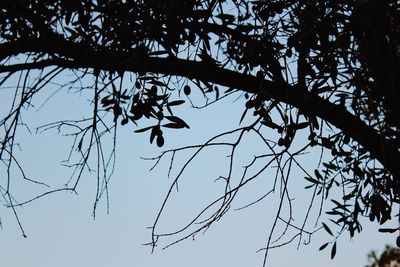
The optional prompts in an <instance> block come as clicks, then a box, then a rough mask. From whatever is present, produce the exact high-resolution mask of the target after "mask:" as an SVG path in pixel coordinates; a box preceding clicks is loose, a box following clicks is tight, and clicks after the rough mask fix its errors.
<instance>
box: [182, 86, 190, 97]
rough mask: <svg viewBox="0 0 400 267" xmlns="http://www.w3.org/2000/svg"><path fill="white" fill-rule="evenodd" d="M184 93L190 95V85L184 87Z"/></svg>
mask: <svg viewBox="0 0 400 267" xmlns="http://www.w3.org/2000/svg"><path fill="white" fill-rule="evenodd" d="M183 93H184V94H185V95H190V93H191V89H190V86H189V85H185V86H184V87H183Z"/></svg>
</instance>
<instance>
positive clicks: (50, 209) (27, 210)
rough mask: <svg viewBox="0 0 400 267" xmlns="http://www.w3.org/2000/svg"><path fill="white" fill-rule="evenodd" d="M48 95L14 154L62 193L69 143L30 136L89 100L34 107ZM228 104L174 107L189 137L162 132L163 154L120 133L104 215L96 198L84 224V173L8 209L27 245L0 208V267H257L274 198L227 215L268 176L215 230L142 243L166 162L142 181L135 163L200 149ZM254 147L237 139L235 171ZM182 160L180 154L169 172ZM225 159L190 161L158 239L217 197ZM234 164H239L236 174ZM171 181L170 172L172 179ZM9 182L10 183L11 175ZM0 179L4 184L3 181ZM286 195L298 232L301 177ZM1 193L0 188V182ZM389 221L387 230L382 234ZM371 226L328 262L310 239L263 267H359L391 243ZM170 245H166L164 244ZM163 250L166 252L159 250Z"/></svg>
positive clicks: (28, 190)
mask: <svg viewBox="0 0 400 267" xmlns="http://www.w3.org/2000/svg"><path fill="white" fill-rule="evenodd" d="M55 88H56V86H49V87H48V88H46V90H48V91H44V92H42V94H41V95H39V96H38V97H37V99H36V100H35V102H34V103H33V104H34V105H35V107H36V108H35V109H30V110H28V111H27V112H25V114H24V115H23V118H24V120H25V122H29V125H30V127H31V132H28V131H27V130H24V129H22V130H21V131H20V132H19V133H18V140H19V143H20V147H21V150H19V151H18V152H17V153H18V154H17V156H18V157H19V159H20V161H21V163H22V165H23V167H24V169H25V171H26V172H27V173H28V175H29V176H30V178H34V179H37V180H40V181H44V182H46V183H49V184H51V185H52V188H57V186H58V187H60V186H62V185H63V184H64V183H65V182H66V181H67V180H68V178H69V176H70V175H71V169H69V168H66V167H64V166H62V165H61V164H60V163H61V162H62V161H63V160H64V159H65V158H66V157H67V155H68V149H69V147H70V146H71V141H72V140H71V139H70V138H68V137H65V136H61V135H59V134H57V132H56V131H47V132H44V133H40V134H39V133H36V132H35V131H34V130H33V131H32V129H35V127H38V126H40V125H43V124H45V123H48V122H51V121H57V120H60V119H63V118H64V119H65V118H71V117H74V118H82V117H84V116H87V112H90V110H91V104H90V101H89V100H88V99H89V96H88V95H86V94H85V93H82V94H78V93H74V92H70V93H66V92H60V93H58V94H56V95H55V96H54V97H52V98H51V99H50V100H49V101H48V102H47V103H46V105H45V107H44V108H38V107H40V105H41V103H43V101H44V100H45V99H46V98H47V96H48V95H49V94H50V93H53V90H55ZM10 93H11V89H2V90H1V91H0V107H2V108H0V109H1V112H3V113H2V114H4V112H5V109H4V107H6V106H7V105H9V101H10V98H9V97H10V96H11V94H10ZM237 97H238V95H235V96H233V97H230V98H227V99H225V100H223V101H221V102H220V103H217V104H215V105H211V106H209V107H208V108H205V109H202V110H197V109H193V108H190V107H188V106H185V107H182V108H178V109H177V114H181V115H182V117H183V118H184V119H185V121H186V122H187V123H188V124H189V125H190V126H191V129H188V130H180V131H174V130H171V131H167V132H165V137H166V145H165V147H163V148H161V149H159V148H157V147H156V146H155V145H154V144H153V145H150V144H149V142H148V134H137V133H134V130H135V129H136V128H135V127H133V125H127V126H126V127H123V128H120V129H119V132H118V143H117V161H116V163H117V164H116V169H115V173H114V175H113V177H112V179H111V182H110V184H109V193H110V212H109V214H107V208H106V205H105V203H106V201H105V199H102V201H101V202H100V205H99V207H98V209H97V215H96V219H95V220H94V218H93V216H92V211H93V201H94V196H95V186H96V180H95V179H94V176H93V175H90V174H85V175H84V177H83V179H82V181H81V183H80V185H79V187H78V190H77V193H78V194H77V195H76V194H72V193H68V192H60V193H56V194H52V195H49V196H46V197H43V198H41V199H39V200H36V201H34V202H32V203H30V204H28V205H26V206H24V207H23V208H19V209H17V211H18V213H19V215H20V219H21V222H22V224H23V226H24V230H25V231H26V234H27V236H28V237H27V238H23V237H22V235H21V232H20V230H19V228H18V225H17V223H16V221H15V218H14V217H13V215H12V212H11V209H7V208H5V207H1V208H0V218H1V220H2V230H0V241H1V242H0V255H1V257H0V263H1V264H0V265H1V266H7V267H22V266H38V267H39V266H40V267H50V266H58V267H64V266H65V267H67V266H68V267H70V266H73V267H83V266H97V267H106V266H119V267H125V266H144V267H159V266H175V267H183V266H193V267H204V266H207V267H225V266H226V267H228V266H229V267H239V266H262V260H263V253H262V252H257V251H258V250H259V249H260V248H263V247H264V246H265V244H266V241H267V238H268V234H269V231H270V229H271V226H272V220H273V219H274V215H275V212H276V204H277V201H278V198H277V197H276V196H271V197H267V198H266V199H265V200H264V201H262V202H260V203H258V204H257V205H254V206H251V207H249V208H247V209H244V210H234V209H235V208H239V207H241V206H243V205H245V204H247V203H249V202H251V201H252V200H254V199H256V198H257V197H258V196H260V194H261V193H262V192H263V191H265V190H266V188H267V186H268V184H269V183H270V182H271V179H269V178H270V177H271V175H270V173H266V174H265V175H263V176H261V177H260V179H257V180H256V181H255V182H254V184H251V185H250V186H249V187H246V188H245V189H244V190H243V192H241V193H240V194H239V195H238V199H237V200H236V201H235V202H234V203H233V207H232V210H231V211H230V212H228V213H227V214H226V215H225V216H224V217H223V218H222V219H221V220H219V221H218V222H216V223H215V224H214V225H212V227H211V228H210V229H209V230H208V231H207V232H205V233H204V234H199V235H197V236H196V238H195V240H192V239H188V240H185V241H183V242H180V243H178V244H176V245H174V246H172V247H170V248H168V249H165V250H163V249H162V246H161V245H160V246H159V247H156V249H155V251H154V252H153V253H151V248H150V247H149V246H145V245H143V244H145V243H148V242H149V241H150V240H151V231H150V230H149V229H148V227H149V226H151V225H152V223H153V222H154V220H155V218H156V215H157V212H158V210H159V208H160V207H161V204H162V201H163V198H164V197H165V195H166V194H167V192H168V189H169V186H170V184H171V182H172V178H169V179H168V177H167V173H168V166H169V162H168V160H167V159H164V160H162V161H161V162H160V165H159V166H158V167H157V168H156V169H154V170H153V171H152V172H149V169H150V168H151V167H152V165H153V162H151V161H146V160H143V159H141V157H154V156H157V155H159V154H160V153H161V152H162V151H164V150H166V149H168V148H174V147H180V146H184V145H190V144H197V143H202V142H204V141H206V140H207V139H209V138H210V137H212V136H214V135H215V134H218V133H220V132H222V131H225V130H229V129H233V128H235V127H237V126H238V124H239V119H240V116H241V113H242V111H243V106H244V100H243V98H240V99H239V100H236V98H237ZM259 148H260V147H259V144H258V143H257V141H256V140H255V139H254V137H252V136H251V135H250V136H249V137H248V138H247V139H246V140H245V144H244V145H243V147H242V148H241V151H240V152H241V154H240V156H239V159H238V166H239V167H238V169H240V168H241V167H240V166H243V165H244V164H245V163H246V162H248V161H249V160H250V159H251V154H252V153H257V151H259ZM187 155H189V154H185V153H183V154H182V156H181V157H182V158H181V159H177V160H176V162H177V165H178V166H179V164H181V163H182V159H183V158H185V157H187ZM316 158H317V154H312V153H311V154H308V155H305V156H304V157H303V159H302V164H303V166H304V167H305V168H307V169H309V170H313V168H314V167H315V165H314V164H315V160H316ZM224 163H226V151H223V150H222V151H221V150H218V149H214V150H209V151H208V152H206V153H205V154H204V155H203V154H202V155H201V156H199V158H198V159H196V161H195V162H194V163H193V165H192V166H191V167H190V168H189V169H188V171H187V172H185V173H184V175H183V178H182V181H181V183H180V190H179V193H175V194H174V195H173V197H172V200H171V202H168V204H167V210H166V213H165V214H164V215H163V217H162V219H161V224H160V225H161V226H160V227H161V228H160V229H161V230H164V231H173V230H174V229H175V230H176V229H177V228H178V227H179V226H181V225H183V224H184V223H185V222H187V220H188V219H189V218H191V216H193V215H194V214H195V213H196V211H198V210H199V209H200V208H201V207H204V204H205V203H207V202H206V201H209V200H212V199H213V197H215V196H216V195H218V193H220V192H221V184H219V183H218V182H213V181H214V180H215V178H216V177H218V175H221V174H223V173H224V172H226V167H225V165H224ZM241 164H242V165H241ZM174 173H176V169H174V170H173V171H172V174H174ZM14 174H15V177H17V176H18V174H17V173H14ZM1 175H2V177H1V178H0V179H4V176H3V174H1ZM293 176H294V177H293V179H292V178H291V180H290V188H291V190H293V192H294V196H293V197H294V198H295V201H294V203H295V211H294V212H295V214H296V215H299V217H297V218H298V219H296V221H295V222H296V223H298V224H301V222H302V221H301V218H302V215H301V214H305V212H306V208H307V207H308V204H307V203H308V201H309V198H310V194H309V191H305V190H304V185H305V183H304V178H303V176H301V175H300V174H297V173H296V172H294V174H293ZM2 185H4V180H3V181H2ZM13 186H14V188H13V190H14V192H15V196H16V197H17V198H18V200H20V201H23V200H26V199H28V198H29V197H30V196H32V195H34V194H35V193H37V192H40V190H45V188H40V187H39V188H38V186H37V185H32V184H30V183H27V182H26V181H21V180H17V178H16V180H15V184H14V185H13ZM391 224H392V222H389V223H388V226H389V227H390V226H393V225H391ZM377 228H378V226H377V225H372V224H370V223H368V221H364V230H363V232H362V233H361V234H359V235H357V236H356V237H355V238H353V239H350V238H349V237H348V235H347V234H346V233H345V234H343V236H342V237H341V238H340V239H339V240H338V252H337V255H336V257H335V259H334V260H333V261H331V260H330V255H329V250H326V251H322V252H319V251H318V248H319V247H320V246H321V245H322V244H323V243H325V242H327V241H331V238H330V236H329V235H328V234H327V233H326V232H324V231H319V232H317V233H315V234H314V235H313V236H312V238H311V243H310V244H309V245H300V247H299V248H297V242H295V244H289V245H286V246H283V247H280V248H277V249H273V250H271V251H270V254H269V257H268V265H267V266H297V267H339V266H341V267H345V266H352V267H355V266H365V265H366V264H367V257H366V255H367V254H368V252H370V251H371V250H378V251H382V249H383V248H384V246H385V244H391V245H394V243H395V238H396V237H395V236H393V235H384V234H379V233H378V232H377ZM169 240H170V241H173V240H174V237H172V239H169ZM162 244H164V245H166V244H168V242H166V243H162Z"/></svg>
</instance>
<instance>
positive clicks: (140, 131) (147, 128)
mask: <svg viewBox="0 0 400 267" xmlns="http://www.w3.org/2000/svg"><path fill="white" fill-rule="evenodd" d="M153 127H154V126H149V127H145V128H142V129H139V130H135V133H143V132H145V131H148V130H150V129H152V128H153Z"/></svg>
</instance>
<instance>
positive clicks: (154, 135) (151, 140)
mask: <svg viewBox="0 0 400 267" xmlns="http://www.w3.org/2000/svg"><path fill="white" fill-rule="evenodd" d="M157 128H158V127H153V129H151V134H150V144H152V143H153V141H154V138H155V137H156V135H157V133H158V129H157Z"/></svg>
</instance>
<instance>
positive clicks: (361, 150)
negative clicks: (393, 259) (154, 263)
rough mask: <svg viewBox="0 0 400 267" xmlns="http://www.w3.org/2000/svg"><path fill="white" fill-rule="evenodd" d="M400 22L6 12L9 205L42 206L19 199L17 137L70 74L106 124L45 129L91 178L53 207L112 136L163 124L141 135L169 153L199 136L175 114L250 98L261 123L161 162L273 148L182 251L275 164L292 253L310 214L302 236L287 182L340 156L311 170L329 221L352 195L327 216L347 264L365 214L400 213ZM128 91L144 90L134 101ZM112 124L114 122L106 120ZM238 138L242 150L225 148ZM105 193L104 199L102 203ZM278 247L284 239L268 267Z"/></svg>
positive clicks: (346, 0)
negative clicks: (68, 139)
mask: <svg viewBox="0 0 400 267" xmlns="http://www.w3.org/2000/svg"><path fill="white" fill-rule="evenodd" d="M399 19H400V13H399V3H398V1H394V0H327V1H309V0H308V1H305V0H285V1H283V0H275V1H272V0H271V1H266V0H259V1H256V0H255V1H245V0H169V1H160V0H138V1H129V0H125V1H124V0H110V1H104V0H97V1H90V0H83V1H78V0H2V1H0V62H1V63H0V73H1V74H2V76H1V81H0V86H6V85H8V86H9V84H10V81H13V85H14V90H15V98H14V102H13V104H12V109H11V111H10V112H9V114H7V115H6V116H5V117H4V118H2V120H1V121H0V124H1V126H2V130H1V131H2V138H1V145H0V159H1V160H2V161H3V162H4V163H5V165H6V166H7V168H6V171H5V172H6V173H5V174H6V175H5V176H2V178H1V179H5V178H4V177H8V178H7V179H6V180H7V181H4V180H2V181H1V182H2V183H3V188H2V190H3V196H5V199H6V200H7V203H8V205H9V206H10V207H12V208H13V209H14V211H15V208H16V206H21V205H24V204H26V203H28V202H30V201H32V199H31V200H28V201H26V202H23V203H19V204H16V202H15V201H14V200H13V198H12V195H11V192H10V190H9V184H10V183H11V182H12V179H14V176H11V175H10V171H11V169H12V168H11V167H12V166H14V167H17V168H19V167H20V165H18V161H17V159H16V158H15V157H14V156H13V149H14V147H15V144H16V140H15V137H16V131H17V130H18V129H19V128H20V124H21V122H20V120H21V117H22V114H23V113H24V112H26V110H25V109H26V108H28V107H29V105H30V102H31V101H32V99H33V98H34V97H35V95H36V94H37V93H38V92H40V91H42V90H43V88H45V87H46V85H47V84H49V83H50V82H52V81H53V80H54V79H55V78H56V77H58V76H60V75H62V74H65V73H66V72H69V73H73V74H74V78H71V80H69V81H68V83H67V85H70V86H77V85H79V86H81V88H82V90H83V89H84V88H85V89H87V87H88V85H90V86H89V89H90V90H91V91H92V92H93V99H92V106H93V114H92V116H91V118H90V119H84V120H80V121H62V122H57V123H51V124H49V125H46V126H45V128H46V129H49V128H64V127H74V129H75V130H76V131H75V132H74V136H75V137H76V138H75V141H76V142H75V143H74V147H75V148H77V150H78V153H80V155H81V159H80V160H79V161H78V162H76V163H74V164H72V163H71V166H73V167H75V168H76V170H77V171H76V176H75V178H74V179H75V180H73V181H74V182H73V183H72V184H73V185H72V186H71V187H66V188H61V189H57V190H53V191H48V192H45V193H44V194H43V195H45V194H48V193H51V192H56V191H59V190H71V191H74V190H75V189H76V187H77V185H78V184H79V181H80V178H81V176H82V173H83V170H84V167H85V165H86V164H87V163H88V159H89V158H90V155H91V154H93V153H95V151H101V150H102V147H101V140H102V138H103V136H104V135H105V134H107V133H109V132H113V131H110V130H112V129H114V130H116V128H117V125H118V124H121V125H126V124H135V125H136V123H137V122H138V121H143V120H147V121H149V125H151V126H149V127H146V128H140V129H138V130H137V131H136V132H146V133H149V135H150V142H151V143H152V142H154V141H155V143H156V144H157V145H158V146H159V147H162V146H163V145H164V135H163V131H166V130H170V129H171V128H172V129H181V128H189V125H187V124H186V122H185V120H184V118H182V115H178V114H175V113H174V112H173V110H174V107H175V106H177V105H182V104H184V102H185V101H184V100H183V99H187V98H189V99H191V100H196V101H200V100H201V99H202V100H203V101H204V106H207V105H209V104H210V103H214V102H216V101H219V100H220V99H221V98H223V97H225V96H227V95H230V94H233V93H237V92H242V94H243V97H245V98H246V105H245V107H244V113H243V116H242V118H241V121H248V120H251V121H252V123H250V124H249V125H247V126H244V127H241V128H238V129H236V130H234V131H229V132H226V133H223V134H221V135H219V136H216V137H215V138H212V139H210V140H209V141H208V142H206V143H204V144H202V145H198V146H192V147H186V148H179V149H175V150H169V151H165V152H163V154H161V155H160V157H158V158H156V159H158V160H159V159H160V158H161V157H163V156H164V155H166V154H172V159H171V164H172V161H173V155H175V153H178V152H181V151H187V149H189V148H190V149H193V148H195V149H196V148H197V149H198V150H197V152H196V153H195V154H194V156H193V157H191V158H190V160H189V161H188V163H190V162H191V161H192V160H193V159H194V158H195V157H196V155H197V154H198V153H199V152H200V151H202V150H205V149H206V148H207V147H209V146H213V145H216V144H219V145H226V146H230V147H231V148H232V150H231V153H232V154H231V158H232V159H233V157H234V154H235V152H236V147H237V146H238V144H239V143H240V141H241V140H242V138H243V136H244V135H246V134H247V133H249V132H252V133H255V134H256V135H257V136H258V137H259V138H260V140H262V141H263V142H264V144H265V151H266V153H265V155H262V156H260V155H258V156H256V157H255V159H254V161H253V162H252V163H250V165H249V166H247V167H246V168H245V171H244V173H243V176H242V177H241V179H240V182H239V184H235V185H233V184H232V181H231V178H232V177H231V172H229V174H228V175H227V176H226V177H223V180H224V181H225V183H226V190H225V192H224V194H223V195H222V196H221V198H219V199H217V200H216V201H215V202H213V203H211V204H210V206H208V207H206V208H205V211H206V210H207V211H209V210H210V209H214V211H213V212H212V214H211V216H209V217H208V218H207V219H205V220H201V223H199V221H200V219H199V218H200V216H201V215H202V214H204V212H205V211H203V212H202V213H200V214H199V217H196V218H194V219H193V221H191V222H190V224H189V225H191V226H193V225H196V226H198V228H195V230H193V231H189V232H188V233H187V234H184V236H183V237H182V238H179V239H178V240H177V241H180V240H184V239H186V238H188V237H191V236H193V235H195V234H196V233H198V232H199V231H201V230H204V229H207V228H208V227H209V226H210V225H211V224H212V223H213V222H215V221H217V220H218V219H219V218H220V217H221V216H223V215H224V214H225V213H226V211H227V210H228V209H229V208H230V204H231V202H232V200H233V199H234V198H235V196H236V194H237V192H238V190H240V189H241V188H242V187H243V186H244V185H245V184H247V183H248V182H250V181H252V180H253V179H254V178H256V177H257V176H258V175H259V174H261V173H262V172H263V171H264V170H265V169H266V168H268V167H269V166H271V165H275V166H278V171H277V172H276V180H277V181H280V184H281V190H277V192H278V191H279V192H280V194H281V204H280V208H279V212H278V214H277V216H276V220H275V224H274V227H273V229H272V231H271V234H272V232H273V231H274V229H275V225H276V224H277V223H278V222H281V223H284V224H285V225H286V226H287V228H293V229H295V230H297V231H298V234H297V235H295V236H294V237H293V239H291V241H292V240H294V239H295V238H298V239H299V240H301V239H302V235H304V234H307V235H308V234H309V235H311V234H312V232H307V231H305V230H304V225H305V223H306V221H307V218H308V212H307V216H306V219H305V222H304V224H303V225H302V226H301V225H300V226H296V225H293V220H292V218H291V215H290V216H289V218H286V219H284V218H283V217H282V216H280V214H281V207H282V203H283V202H287V203H289V205H290V201H291V200H290V197H289V193H288V190H287V187H286V184H287V181H288V179H289V177H290V175H289V174H290V170H291V167H292V166H293V165H296V164H297V161H296V157H297V156H299V155H301V154H302V153H303V152H306V151H308V150H310V149H311V148H312V147H320V148H321V151H329V152H330V156H328V155H327V154H326V153H325V154H324V156H321V161H322V162H323V163H322V165H321V166H315V167H316V169H315V172H314V173H308V172H307V171H306V170H304V169H303V171H304V173H305V176H306V180H307V181H309V182H310V184H309V186H307V188H308V189H309V190H311V191H310V194H312V199H313V201H312V203H314V202H315V201H316V199H317V197H318V198H320V199H321V201H320V203H321V204H320V205H321V210H322V205H323V203H324V200H325V199H327V198H328V197H329V192H330V191H331V188H334V187H337V188H341V189H342V191H341V192H342V195H341V196H340V197H339V198H336V199H333V200H332V201H333V202H332V203H333V204H332V205H334V206H333V207H332V209H331V210H330V211H328V212H327V213H328V214H330V215H331V216H332V217H331V218H332V222H333V223H334V224H336V225H337V227H339V228H338V229H339V230H338V231H334V232H333V231H332V230H331V229H330V227H332V226H328V225H327V224H325V223H324V224H323V226H322V227H323V228H324V229H325V230H326V231H327V232H328V233H329V234H331V235H332V236H333V240H332V241H331V242H329V243H326V244H325V245H323V246H322V247H321V249H324V248H325V247H327V246H328V245H329V244H330V245H331V255H332V257H334V255H335V253H336V239H337V237H338V236H339V235H340V234H341V233H342V232H344V231H348V232H349V233H350V235H351V236H353V235H354V234H355V233H356V232H360V231H361V224H360V218H361V217H364V216H369V218H370V220H371V221H376V222H378V223H381V224H382V223H384V222H385V221H387V220H391V218H392V216H393V212H394V211H393V210H392V208H393V205H394V204H395V203H399V201H400V196H399V193H400V164H399V159H400V151H399V144H400V131H399V127H400V105H399V103H400V102H399V99H400V97H399V93H398V87H399V85H400V83H399V79H400V75H399V62H400V61H399V59H400V57H399V49H400V43H399V40H400V39H399V34H400V31H399V25H400V23H399ZM69 77H71V76H69ZM129 78H130V79H129ZM16 79H18V81H17V82H15V81H16ZM127 83H130V84H132V85H131V86H130V87H129V88H132V89H128V90H125V88H127V87H128V86H126V84H127ZM195 93H196V94H195ZM199 95H201V97H199ZM193 105H194V104H193ZM193 112H196V111H195V110H194V111H193ZM106 113H109V114H112V120H110V121H109V120H108V119H107V117H104V116H103V114H106ZM244 118H246V120H244ZM267 132H268V133H271V132H275V133H276V135H269V136H276V138H275V139H273V140H271V138H266V133H267ZM300 133H306V137H305V138H303V137H304V134H300ZM235 134H236V135H235ZM227 135H232V136H237V139H236V140H235V142H232V143H223V142H221V143H219V140H220V138H222V137H224V136H227ZM295 138H296V142H293V141H294V139H295ZM294 143H296V144H301V148H299V146H295V145H294ZM114 153H115V150H113V152H112V153H111V158H112V155H113V154H114ZM261 159H263V160H265V159H267V162H268V163H267V164H265V165H264V166H263V168H262V169H260V170H259V171H258V172H256V174H255V175H254V176H250V175H248V174H246V171H247V170H248V169H249V168H251V167H253V166H254V165H255V162H257V163H258V162H260V161H261ZM99 162H100V164H99V166H102V167H99V169H98V173H99V174H98V179H99V180H100V179H104V181H105V183H104V184H105V186H107V181H108V179H109V177H108V173H107V170H108V169H107V166H110V165H109V164H108V163H107V160H106V159H105V156H104V155H103V154H101V159H99ZM232 164H233V160H232V161H231V163H230V166H229V169H230V170H232ZM300 167H301V166H300ZM185 168H186V165H185V166H184V167H183V169H182V170H184V169H185ZM21 171H22V170H21ZM181 173H182V172H179V174H178V176H177V177H176V178H175V180H174V182H173V183H172V185H171V188H170V190H169V192H168V195H167V197H166V199H165V202H164V203H163V205H162V208H161V210H160V212H159V214H158V217H157V220H156V221H155V223H154V227H153V228H152V229H153V233H152V234H153V239H152V242H151V245H152V246H155V244H156V243H157V242H158V241H159V239H160V238H162V237H164V236H166V234H157V232H156V226H157V223H158V219H159V217H160V216H161V214H162V211H163V208H164V206H165V203H166V201H167V200H168V199H169V196H170V194H171V193H172V188H173V187H174V186H176V185H177V182H178V180H179V178H180V175H181ZM22 174H23V177H24V178H26V176H25V174H24V173H23V172H22ZM278 184H279V183H278ZM275 186H276V183H275V184H274V186H273V190H272V191H274V189H275ZM101 192H103V189H102V188H100V189H98V195H97V196H96V201H97V200H98V199H99V198H100V196H101ZM43 195H40V196H37V197H41V196H43ZM266 195H268V192H266ZM37 197H36V198H37ZM36 198H35V199H36ZM256 202H257V201H256ZM312 203H311V204H310V207H309V210H310V209H311V206H312ZM215 206H218V208H216V209H215ZM15 214H17V213H15ZM320 214H321V213H320ZM320 214H319V215H320ZM319 215H318V217H319ZM17 217H18V216H17ZM197 223H198V224H197ZM21 229H22V227H21ZM187 230H188V227H184V228H182V229H180V230H177V232H176V233H183V232H185V231H187ZM396 230H397V228H396V229H394V230H393V231H392V232H394V231H396ZM384 231H385V230H384ZM390 231H391V230H390ZM299 242H300V241H299ZM271 247H273V246H272V244H271V236H270V238H269V239H268V243H267V246H266V248H265V251H266V252H265V257H266V256H267V254H268V249H269V248H271Z"/></svg>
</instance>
